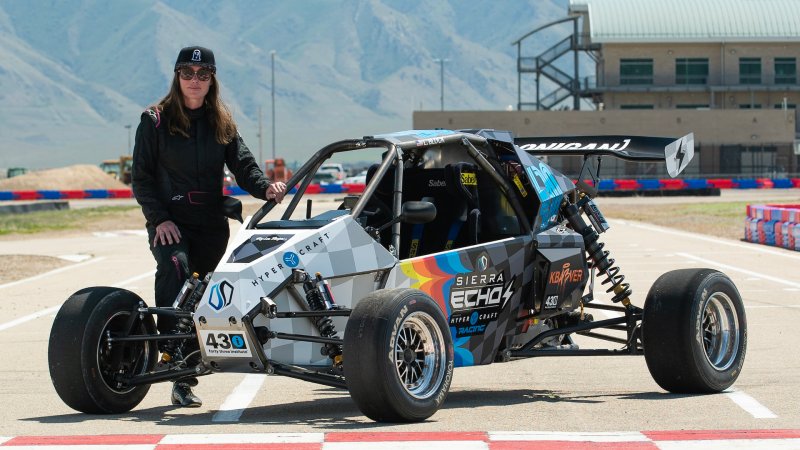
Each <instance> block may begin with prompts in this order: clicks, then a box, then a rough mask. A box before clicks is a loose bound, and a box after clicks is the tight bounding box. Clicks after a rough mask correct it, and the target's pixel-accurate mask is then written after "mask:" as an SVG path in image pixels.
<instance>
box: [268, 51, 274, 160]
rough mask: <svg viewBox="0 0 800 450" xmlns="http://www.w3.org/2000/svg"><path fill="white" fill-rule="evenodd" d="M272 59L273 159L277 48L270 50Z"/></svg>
mask: <svg viewBox="0 0 800 450" xmlns="http://www.w3.org/2000/svg"><path fill="white" fill-rule="evenodd" d="M269 56H270V59H271V60H272V159H275V50H272V51H271V52H269Z"/></svg>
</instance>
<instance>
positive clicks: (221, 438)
mask: <svg viewBox="0 0 800 450" xmlns="http://www.w3.org/2000/svg"><path fill="white" fill-rule="evenodd" d="M87 446H91V448H111V446H113V448H115V449H117V450H126V449H130V450H134V449H136V450H151V449H152V450H155V449H163V450H166V449H178V448H214V449H222V450H224V449H241V448H264V449H285V450H366V449H378V448H379V449H381V450H400V449H420V450H421V449H425V450H472V449H475V450H512V449H513V450H546V449H553V450H556V449H561V450H563V449H570V450H584V449H586V450H589V449H597V448H604V449H611V448H613V449H626V450H640V449H641V450H658V449H661V450H677V449H708V450H716V449H719V450H722V449H731V448H736V449H753V450H756V449H759V450H760V449H770V448H776V449H777V448H779V449H800V430H798V429H788V430H708V431H705V430H697V431H686V430H684V431H641V432H639V431H633V432H626V431H622V432H577V433H574V432H554V431H488V432H485V431H458V432H447V431H445V432H331V433H252V434H167V435H164V434H140V435H95V436H8V437H2V436H0V447H9V448H14V447H26V448H33V447H35V448H38V449H42V450H47V449H55V448H59V449H62V450H63V449H68V448H70V447H74V448H76V449H77V448H87Z"/></svg>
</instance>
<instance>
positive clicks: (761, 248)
mask: <svg viewBox="0 0 800 450" xmlns="http://www.w3.org/2000/svg"><path fill="white" fill-rule="evenodd" d="M615 222H618V223H620V224H624V225H627V226H631V227H635V228H642V229H645V230H649V231H654V232H658V233H660V234H672V235H675V236H682V237H688V238H692V239H696V240H699V241H706V242H713V243H715V244H721V245H727V246H729V247H736V248H741V249H744V250H750V251H754V252H757V253H766V254H769V255H775V256H784V257H786V258H791V259H797V260H800V252H796V251H792V250H789V249H785V250H784V251H780V250H777V249H771V248H769V247H767V246H765V245H762V244H756V243H746V244H745V243H741V242H738V241H734V240H731V239H723V238H715V237H712V236H707V235H704V234H697V233H690V232H688V231H677V230H674V229H672V228H666V227H659V226H656V225H649V224H645V223H641V222H635V221H628V220H619V219H617V220H612V222H611V223H612V224H613V223H615Z"/></svg>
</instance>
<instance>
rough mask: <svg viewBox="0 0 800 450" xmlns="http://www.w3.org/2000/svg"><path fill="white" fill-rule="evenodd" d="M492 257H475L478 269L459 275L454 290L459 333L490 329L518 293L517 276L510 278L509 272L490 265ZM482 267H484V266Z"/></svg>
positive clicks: (454, 320) (453, 310)
mask: <svg viewBox="0 0 800 450" xmlns="http://www.w3.org/2000/svg"><path fill="white" fill-rule="evenodd" d="M487 262H488V258H487V257H486V256H481V257H479V258H478V259H477V260H476V261H475V268H476V269H477V271H475V272H469V273H465V274H459V275H456V277H455V279H454V280H453V287H452V289H451V290H450V298H449V301H450V310H451V314H450V327H452V329H453V330H455V337H463V336H474V335H479V334H483V333H484V332H486V327H487V325H488V324H490V323H491V322H494V321H495V320H497V318H498V317H499V316H500V312H502V311H503V308H505V306H506V304H507V303H508V300H509V299H510V298H511V297H512V296H513V295H514V282H515V281H516V276H515V277H512V278H511V280H508V281H506V276H505V274H504V273H503V272H502V271H501V272H495V271H493V270H490V269H489V267H488V264H487ZM481 269H482V270H481Z"/></svg>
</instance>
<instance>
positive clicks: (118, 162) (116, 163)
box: [100, 155, 133, 184]
mask: <svg viewBox="0 0 800 450" xmlns="http://www.w3.org/2000/svg"><path fill="white" fill-rule="evenodd" d="M132 166H133V157H132V156H128V155H122V156H120V157H119V159H106V160H103V162H102V163H100V168H101V169H103V172H105V173H107V174H109V175H111V176H112V177H114V179H115V180H119V181H122V182H123V183H125V184H131V167H132Z"/></svg>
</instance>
